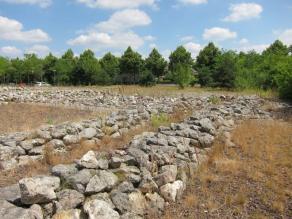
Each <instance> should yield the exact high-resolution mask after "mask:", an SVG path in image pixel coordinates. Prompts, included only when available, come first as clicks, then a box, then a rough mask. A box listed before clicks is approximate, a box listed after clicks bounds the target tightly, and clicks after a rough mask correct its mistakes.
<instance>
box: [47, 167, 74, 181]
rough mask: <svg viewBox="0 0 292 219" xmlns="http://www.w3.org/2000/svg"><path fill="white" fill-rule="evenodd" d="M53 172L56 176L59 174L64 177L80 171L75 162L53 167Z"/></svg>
mask: <svg viewBox="0 0 292 219" xmlns="http://www.w3.org/2000/svg"><path fill="white" fill-rule="evenodd" d="M51 172H52V174H53V175H55V176H59V177H62V178H67V177H69V176H70V175H73V174H76V173H77V172H78V169H77V168H76V165H75V164H68V165H64V164H59V165H56V166H54V167H53V168H52V171H51Z"/></svg>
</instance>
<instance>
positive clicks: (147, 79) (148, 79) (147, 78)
mask: <svg viewBox="0 0 292 219" xmlns="http://www.w3.org/2000/svg"><path fill="white" fill-rule="evenodd" d="M139 84H140V85H142V86H147V87H149V86H154V85H155V84H156V79H155V77H154V75H153V74H152V72H151V71H149V70H148V69H146V70H144V71H143V72H142V74H141V77H140V82H139Z"/></svg>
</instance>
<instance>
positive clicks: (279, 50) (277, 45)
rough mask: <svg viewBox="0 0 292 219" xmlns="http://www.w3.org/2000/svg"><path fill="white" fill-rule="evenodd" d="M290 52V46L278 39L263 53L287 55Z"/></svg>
mask: <svg viewBox="0 0 292 219" xmlns="http://www.w3.org/2000/svg"><path fill="white" fill-rule="evenodd" d="M288 53H289V48H288V47H287V46H286V45H284V44H283V43H282V42H281V41H280V40H276V41H275V42H274V43H273V44H272V45H270V46H269V48H267V49H266V50H265V51H264V52H263V55H278V56H287V55H288Z"/></svg>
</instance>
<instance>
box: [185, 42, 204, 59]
mask: <svg viewBox="0 0 292 219" xmlns="http://www.w3.org/2000/svg"><path fill="white" fill-rule="evenodd" d="M184 47H185V48H186V50H188V51H189V52H190V53H192V57H193V58H196V57H197V55H198V54H199V52H200V51H201V49H203V48H202V46H201V45H200V44H197V43H193V42H189V43H186V44H185V45H184Z"/></svg>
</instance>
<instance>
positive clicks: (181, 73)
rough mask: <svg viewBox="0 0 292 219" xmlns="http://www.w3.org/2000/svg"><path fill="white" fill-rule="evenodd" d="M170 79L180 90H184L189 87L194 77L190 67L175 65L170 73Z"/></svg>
mask: <svg viewBox="0 0 292 219" xmlns="http://www.w3.org/2000/svg"><path fill="white" fill-rule="evenodd" d="M172 78H173V80H174V82H175V83H176V84H178V85H179V87H180V88H185V87H186V86H188V85H190V83H191V82H192V80H193V78H194V76H193V72H192V69H191V68H190V66H187V65H183V64H177V65H176V66H175V68H174V69H173V72H172Z"/></svg>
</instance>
